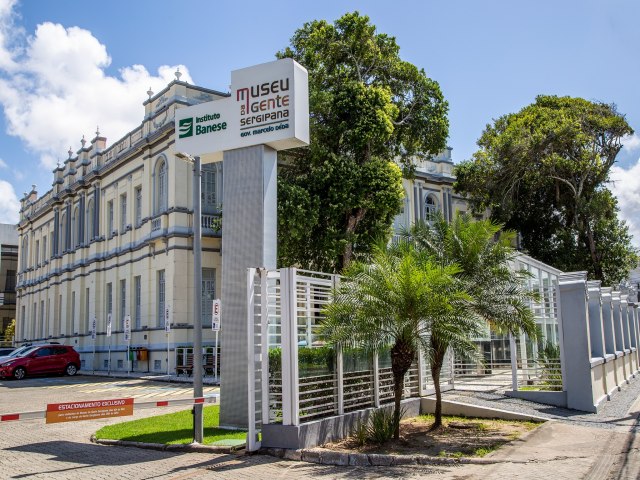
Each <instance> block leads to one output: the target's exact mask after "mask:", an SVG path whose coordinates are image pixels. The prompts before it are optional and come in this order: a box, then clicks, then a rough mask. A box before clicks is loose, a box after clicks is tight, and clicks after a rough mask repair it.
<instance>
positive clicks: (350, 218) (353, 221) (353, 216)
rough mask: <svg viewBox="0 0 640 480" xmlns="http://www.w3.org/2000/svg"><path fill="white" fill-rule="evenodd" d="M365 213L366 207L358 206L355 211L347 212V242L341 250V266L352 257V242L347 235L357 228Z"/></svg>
mask: <svg viewBox="0 0 640 480" xmlns="http://www.w3.org/2000/svg"><path fill="white" fill-rule="evenodd" d="M366 213H367V209H366V208H358V209H356V210H355V212H349V214H347V228H346V237H347V244H346V245H345V246H344V251H343V252H342V268H345V267H347V266H348V265H349V263H351V260H352V259H353V242H351V241H350V240H349V237H350V236H351V235H353V234H354V233H355V231H356V228H358V224H359V223H360V221H361V220H362V219H363V218H364V216H365V214H366Z"/></svg>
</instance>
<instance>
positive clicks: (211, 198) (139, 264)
mask: <svg viewBox="0 0 640 480" xmlns="http://www.w3.org/2000/svg"><path fill="white" fill-rule="evenodd" d="M147 94H148V95H149V98H148V100H146V101H145V102H144V103H143V105H144V118H143V121H142V123H141V125H140V126H139V127H138V128H136V129H135V130H133V131H131V132H129V133H128V134H127V135H125V136H124V137H123V138H121V139H120V140H118V141H117V142H115V143H114V144H113V145H111V146H109V147H107V145H106V138H105V137H103V136H102V135H101V134H100V132H99V131H96V135H95V137H94V138H93V139H92V140H91V141H89V142H87V141H85V140H84V137H83V139H82V141H81V148H80V149H79V150H77V151H76V152H75V153H74V152H73V150H72V149H69V152H68V154H69V155H68V158H67V159H66V160H65V161H64V164H63V165H59V166H58V167H57V168H56V169H55V170H54V171H53V187H52V189H51V190H49V191H48V192H46V193H45V194H44V195H41V196H39V195H38V192H37V191H36V190H35V186H34V188H33V190H32V191H31V192H30V193H29V194H27V195H26V196H25V197H24V198H23V199H22V200H21V211H20V222H19V224H18V233H19V247H20V248H19V266H18V268H17V270H18V275H17V277H18V280H17V325H16V342H17V343H24V342H33V341H58V342H60V343H65V344H69V345H73V346H74V347H75V348H76V349H77V350H78V351H79V352H80V355H81V359H82V368H84V369H96V370H98V369H99V370H102V369H105V370H106V369H110V370H128V369H132V370H134V371H150V372H165V371H172V372H173V371H175V366H176V365H175V362H176V347H180V346H186V345H190V344H191V343H192V337H193V318H192V316H193V309H192V308H190V305H192V304H193V299H194V285H193V241H192V234H193V228H192V227H193V222H194V218H193V201H192V178H193V177H192V176H193V173H192V166H191V165H190V164H188V163H186V162H184V161H183V160H181V159H179V158H177V157H176V156H175V151H174V147H173V146H174V139H175V135H174V121H173V120H174V114H175V111H176V109H178V108H181V107H185V106H190V105H194V104H197V103H202V102H207V101H211V100H215V99H220V98H224V97H225V96H226V94H224V93H221V92H216V91H213V90H209V89H204V88H200V87H196V86H193V85H189V84H188V83H185V82H181V81H180V80H179V73H176V80H175V81H173V82H171V83H170V84H169V85H168V86H167V87H166V88H165V89H164V90H162V91H161V92H160V93H158V94H155V95H154V94H153V92H151V91H149V92H147ZM209 160H210V159H209ZM206 161H207V159H206V158H203V163H204V162H206ZM221 204H222V164H221V163H208V164H206V165H204V166H203V172H202V212H203V215H202V226H203V239H202V251H203V264H202V265H203V272H202V273H203V275H202V278H203V281H202V285H200V286H197V288H202V291H203V293H204V295H203V309H202V311H203V329H204V330H205V332H204V334H203V336H204V345H209V346H211V345H213V341H214V340H213V339H214V336H213V333H212V332H210V331H206V330H207V326H209V328H210V325H211V304H212V301H213V299H214V298H216V297H217V296H218V295H219V293H218V285H219V283H220V278H221V277H220V270H221V269H220V265H221V258H220V247H221V238H220V232H219V230H216V226H217V225H218V223H217V222H216V220H217V218H219V215H220V205H221ZM167 311H168V312H169V319H170V323H171V330H170V332H169V333H168V334H167V333H166V332H165V315H166V312H167ZM127 316H129V318H130V325H131V337H130V339H129V342H126V341H125V331H124V330H125V327H124V325H125V319H126V318H127ZM109 317H110V318H111V329H110V333H111V335H108V330H109V329H108V328H107V324H108V319H109ZM94 319H95V325H96V328H95V335H94V333H93V331H94V329H93V323H94ZM94 337H95V338H94ZM128 346H129V347H130V349H134V350H136V351H138V352H140V351H144V352H145V354H144V355H140V354H138V355H130V356H129V357H127V351H128V349H127V347H128ZM94 352H95V353H94Z"/></svg>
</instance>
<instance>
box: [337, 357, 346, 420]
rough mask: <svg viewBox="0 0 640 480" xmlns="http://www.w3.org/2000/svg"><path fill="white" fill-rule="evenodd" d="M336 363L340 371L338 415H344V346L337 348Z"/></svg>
mask: <svg viewBox="0 0 640 480" xmlns="http://www.w3.org/2000/svg"><path fill="white" fill-rule="evenodd" d="M336 363H337V366H336V367H337V368H336V370H337V371H338V415H344V383H343V380H344V370H343V368H344V365H343V362H342V345H338V346H337V348H336Z"/></svg>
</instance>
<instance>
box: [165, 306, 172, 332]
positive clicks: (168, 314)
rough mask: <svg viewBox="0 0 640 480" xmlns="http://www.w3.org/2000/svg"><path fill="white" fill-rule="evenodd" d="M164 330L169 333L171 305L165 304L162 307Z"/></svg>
mask: <svg viewBox="0 0 640 480" xmlns="http://www.w3.org/2000/svg"><path fill="white" fill-rule="evenodd" d="M164 331H165V333H171V306H170V305H167V308H165V309H164Z"/></svg>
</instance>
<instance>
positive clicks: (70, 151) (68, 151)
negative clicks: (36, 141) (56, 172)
mask: <svg viewBox="0 0 640 480" xmlns="http://www.w3.org/2000/svg"><path fill="white" fill-rule="evenodd" d="M67 153H68V154H69V158H71V155H73V150H71V146H69V150H67ZM58 166H60V160H58Z"/></svg>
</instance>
